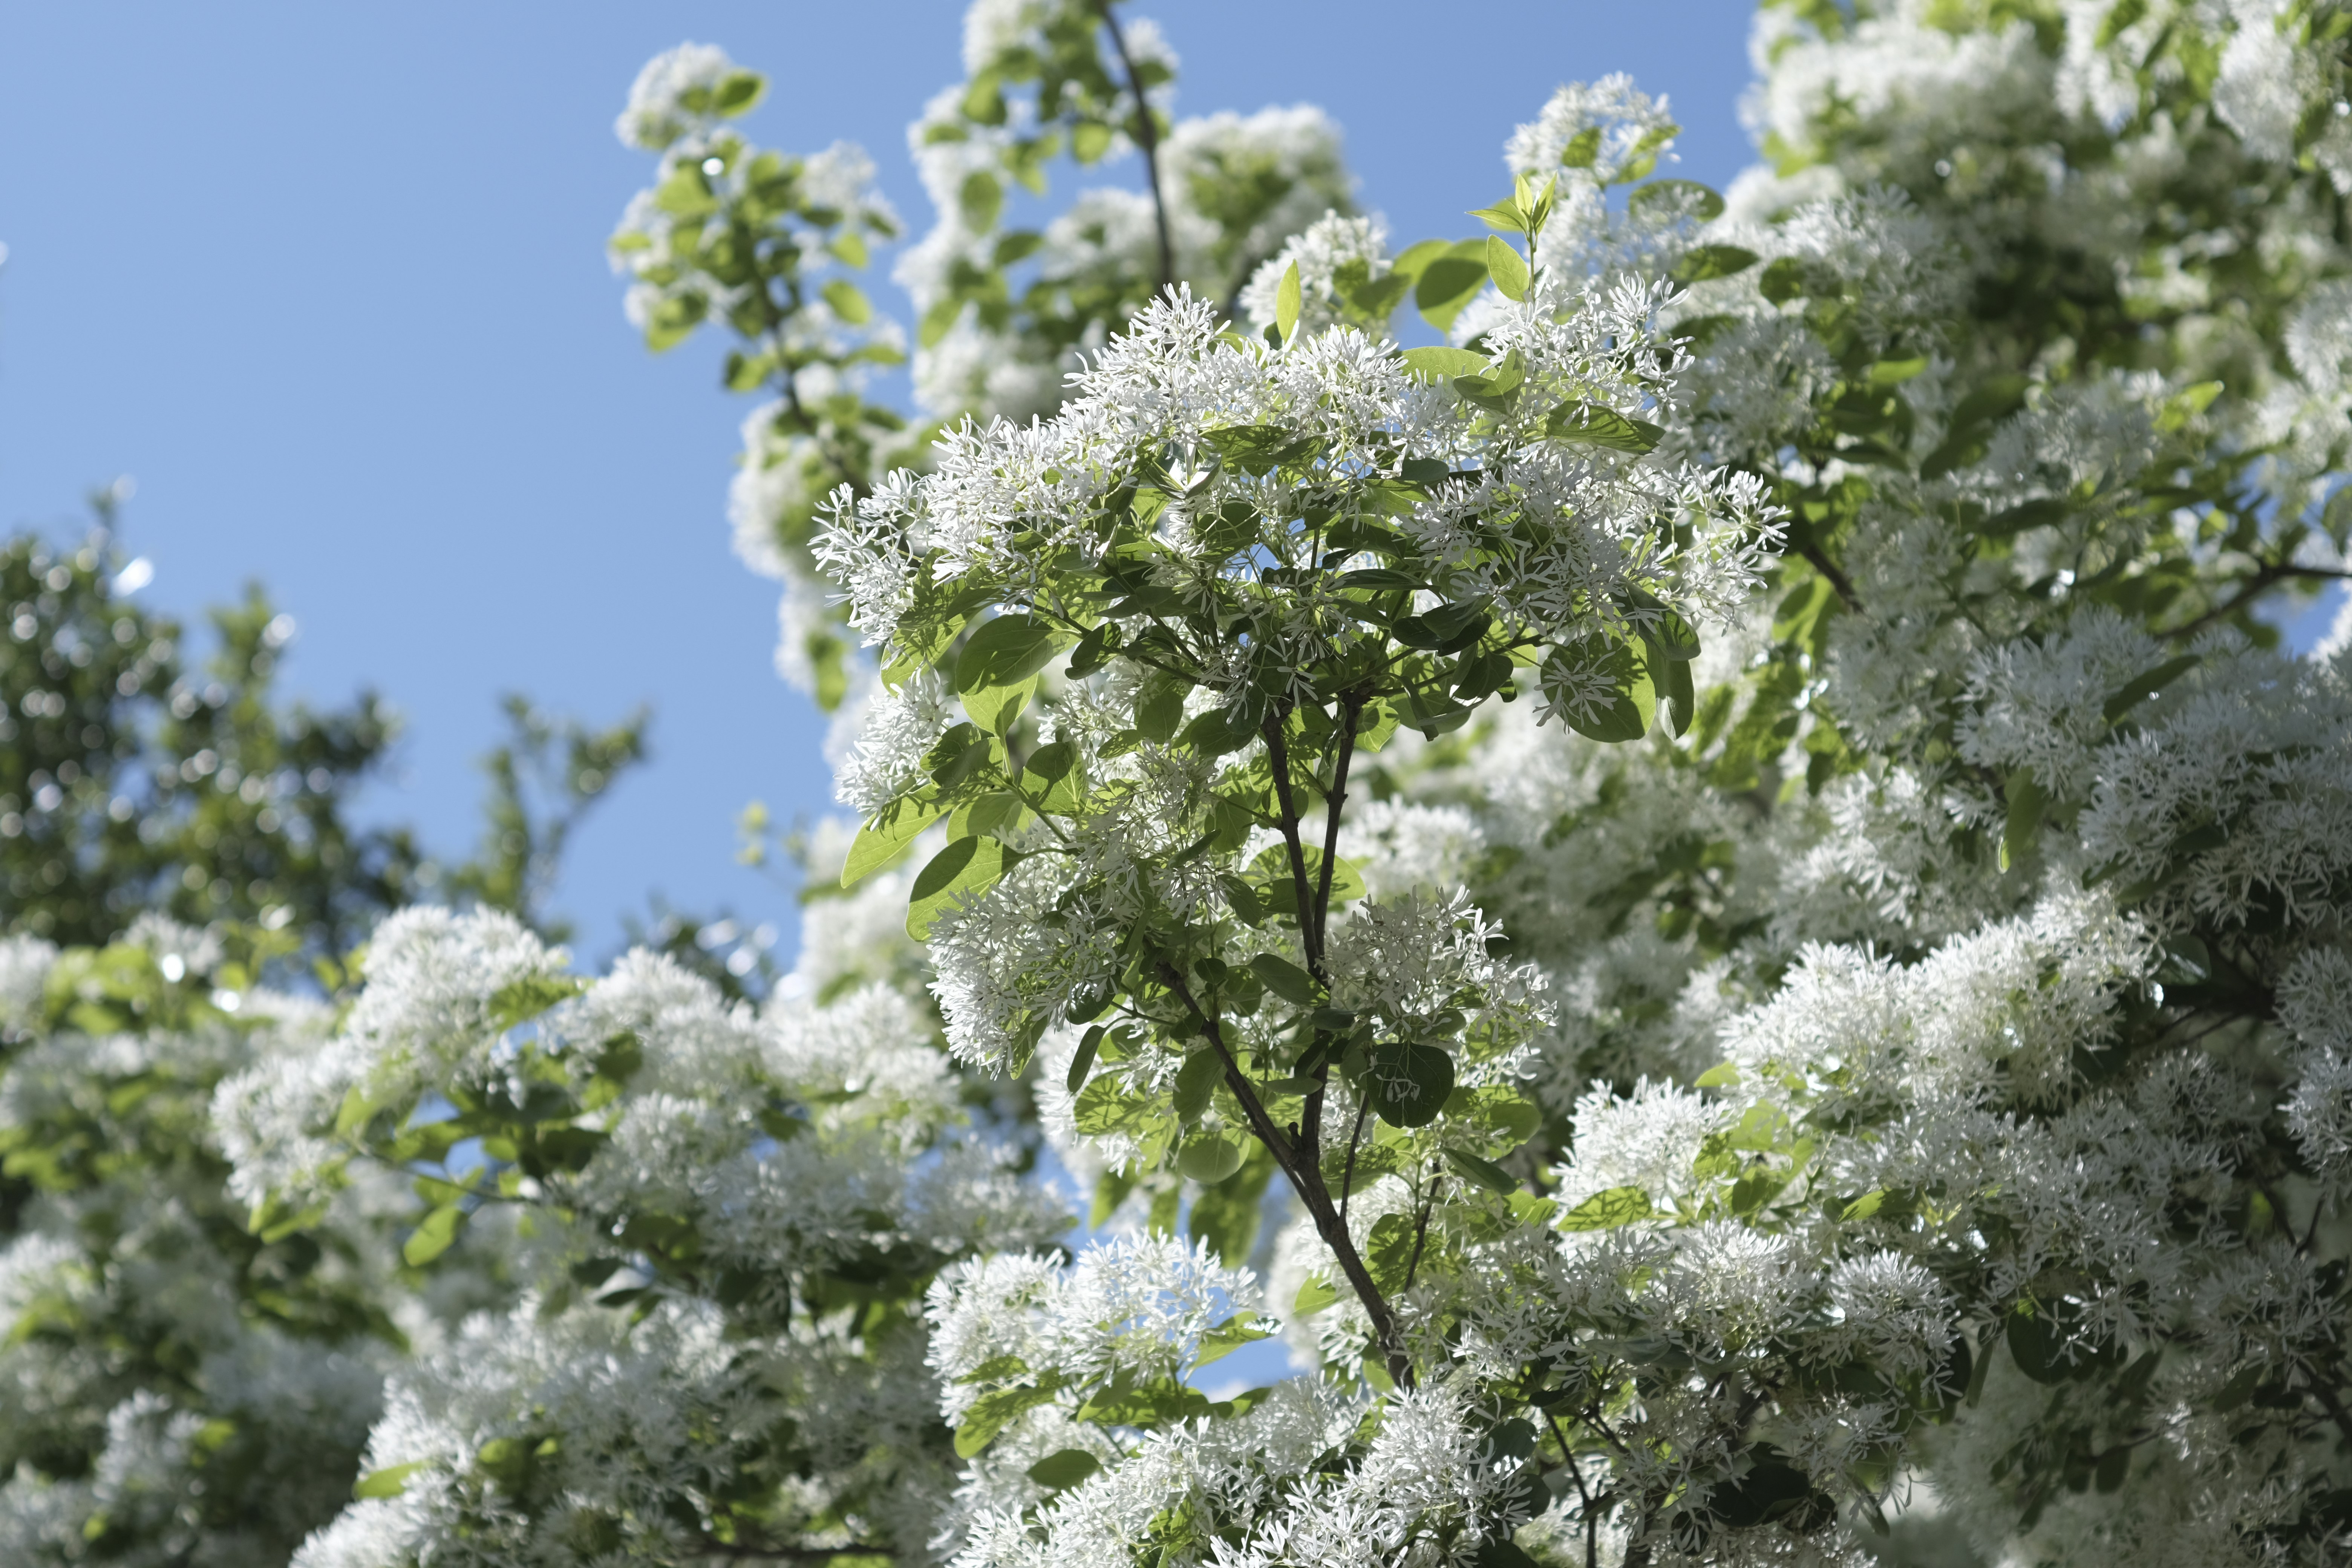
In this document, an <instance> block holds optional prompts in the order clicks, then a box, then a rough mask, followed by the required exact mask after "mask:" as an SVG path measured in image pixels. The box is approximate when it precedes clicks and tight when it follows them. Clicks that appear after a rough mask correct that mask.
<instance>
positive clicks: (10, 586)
mask: <svg viewBox="0 0 2352 1568" xmlns="http://www.w3.org/2000/svg"><path fill="white" fill-rule="evenodd" d="M100 501H101V505H100V526H99V527H98V528H96V529H95V530H93V531H91V533H90V534H89V536H88V537H87V538H85V540H84V541H83V542H82V543H81V544H80V545H79V547H78V548H76V549H73V550H70V551H68V550H57V549H52V548H51V547H49V546H48V545H47V544H46V543H45V542H43V541H42V540H41V539H40V538H39V537H37V536H36V535H32V534H22V535H18V536H17V537H16V538H14V539H11V540H9V541H7V542H6V543H5V546H0V610H5V613H6V615H7V617H8V624H7V626H6V628H5V630H6V633H7V636H6V637H5V640H0V703H5V707H0V889H5V900H0V910H5V913H0V930H5V931H23V932H26V933H27V934H30V935H35V936H40V937H46V938H47V939H49V940H51V941H54V942H67V943H80V944H89V943H103V942H108V941H110V940H111V939H112V938H113V937H115V936H116V935H118V934H119V933H120V932H121V931H123V930H125V929H126V928H128V926H129V925H130V924H131V921H132V920H133V919H134V918H135V917H136V916H137V915H139V914H140V913H142V911H147V910H155V911H158V912H164V913H169V914H170V915H172V916H173V918H175V919H179V920H183V921H191V922H193V923H195V924H199V925H201V924H203V923H205V922H206V921H214V920H232V921H248V922H257V923H264V924H267V925H268V926H269V928H270V929H272V930H278V931H289V932H291V933H293V934H294V935H296V936H297V937H299V939H300V940H301V942H303V944H304V945H305V946H306V947H308V948H309V950H310V952H314V953H330V954H331V953H335V952H341V950H342V949H343V948H345V947H348V946H349V945H350V944H351V943H352V942H353V941H355V940H357V938H358V937H359V936H360V935H361V934H362V932H364V931H365V930H366V929H367V927H368V926H369V925H370V924H371V923H373V921H374V920H375V919H376V918H377V917H378V916H380V915H381V914H383V912H384V911H385V910H390V909H392V908H394V907H395V906H397V905H398V904H399V903H401V902H403V901H404V900H406V899H407V898H409V897H411V896H413V895H414V893H415V890H416V889H417V888H418V886H419V872H420V868H421V867H422V865H423V858H422V857H421V856H420V854H419V852H418V850H417V848H416V847H415V842H414V840H413V839H412V838H411V837H410V836H409V835H408V834H407V833H405V832H404V831H400V830H396V829H395V830H373V831H371V830H363V829H360V828H357V827H355V826H352V825H351V823H350V822H349V821H348V819H347V811H348V803H349V800H350V796H351V795H352V791H354V790H355V789H356V788H357V787H359V785H360V784H362V782H363V781H364V780H365V779H366V778H367V777H368V776H369V775H370V774H371V773H373V771H374V770H375V769H376V768H377V767H378V766H380V765H381V763H383V759H384V756H385V754H386V752H387V750H388V748H389V747H390V745H391V743H392V741H393V737H394V732H395V730H394V721H393V718H392V716H391V714H390V712H389V710H387V709H386V708H385V707H384V706H383V704H382V703H381V702H380V701H379V700H377V699H376V698H375V696H374V695H373V694H372V693H362V695H361V696H360V698H359V699H358V700H356V701H355V702H354V703H353V705H352V707H350V708H348V709H343V710H335V711H331V712H327V713H315V712H313V711H311V710H310V709H309V708H307V707H305V706H303V705H301V704H295V705H294V706H292V707H291V708H290V709H288V708H284V707H281V706H280V705H279V703H278V701H277V700H276V697H275V693H274V690H273V687H274V683H275V680H276V676H277V666H278V660H279V659H280V658H282V657H283V650H284V648H285V647H286V645H287V644H288V642H289V641H290V639H291V638H292V636H293V622H292V620H291V619H290V618H289V617H287V616H281V615H279V614H278V612H277V611H276V610H275V609H274V608H273V607H272V606H271V605H270V604H269V602H268V600H267V599H266V598H264V597H263V596H262V595H261V592H260V590H259V589H258V588H253V589H248V591H247V597H246V600H245V602H244V603H243V604H242V605H236V606H235V607H234V608H228V609H222V610H218V611H215V613H214V616H213V627H214V631H215V635H216V637H217V638H218V641H219V648H218V651H217V652H216V653H215V655H214V656H213V658H211V660H210V661H209V662H208V663H207V664H206V665H205V666H203V667H202V668H200V669H191V668H188V667H187V665H186V664H185V662H184V641H185V633H184V629H183V628H182V627H181V626H179V625H178V624H177V623H175V622H173V620H171V619H170V618H169V617H166V616H158V615H153V614H151V613H149V612H147V611H145V610H143V609H142V608H141V607H140V605H138V603H137V602H136V600H134V599H133V598H131V596H130V595H127V594H124V593H121V592H120V591H118V590H117V589H116V588H115V587H114V585H113V584H114V583H115V581H116V579H117V578H118V576H119V575H120V574H121V573H122V572H123V570H124V568H125V567H126V565H127V564H129V563H128V562H127V560H126V558H125V556H124V554H123V552H121V549H120V548H119V547H118V546H117V545H116V544H115V543H114V541H113V535H112V532H111V531H110V527H109V526H108V524H110V522H111V521H112V509H113V505H114V502H113V500H112V499H111V498H110V496H106V495H101V497H100Z"/></svg>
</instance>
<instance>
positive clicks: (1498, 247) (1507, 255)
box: [1486, 234, 1529, 300]
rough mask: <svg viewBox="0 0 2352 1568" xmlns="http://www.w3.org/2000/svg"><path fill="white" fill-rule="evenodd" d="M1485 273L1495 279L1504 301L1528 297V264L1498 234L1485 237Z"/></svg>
mask: <svg viewBox="0 0 2352 1568" xmlns="http://www.w3.org/2000/svg"><path fill="white" fill-rule="evenodd" d="M1486 272H1487V275H1488V276H1489V277H1491V278H1493V279H1495V287H1496V288H1497V289H1501V290H1502V293H1503V298H1504V299H1506V300H1524V299H1526V298H1527V297H1528V282H1529V279H1528V264H1527V261H1526V258H1523V257H1521V256H1520V255H1519V253H1518V252H1517V250H1516V249H1514V248H1512V246H1511V242H1510V241H1509V240H1507V239H1505V238H1504V237H1502V236H1501V235H1499V234H1490V235H1488V236H1487V237H1486Z"/></svg>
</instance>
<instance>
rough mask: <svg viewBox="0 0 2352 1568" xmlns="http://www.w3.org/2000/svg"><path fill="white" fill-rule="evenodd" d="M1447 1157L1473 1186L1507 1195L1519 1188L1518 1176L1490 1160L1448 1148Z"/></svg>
mask: <svg viewBox="0 0 2352 1568" xmlns="http://www.w3.org/2000/svg"><path fill="white" fill-rule="evenodd" d="M1445 1158H1446V1160H1447V1161H1448V1162H1449V1163H1451V1164H1452V1165H1453V1166H1454V1169H1455V1170H1457V1171H1459V1172H1461V1173H1462V1175H1463V1177H1464V1178H1465V1180H1467V1181H1468V1182H1469V1183H1470V1184H1471V1185H1473V1186H1478V1187H1484V1188H1486V1190H1487V1191H1488V1192H1490V1193H1501V1194H1504V1195H1505V1196H1508V1195H1509V1194H1512V1193H1516V1192H1517V1191H1518V1190H1519V1184H1518V1181H1517V1178H1516V1177H1514V1176H1513V1175H1512V1174H1511V1173H1509V1172H1508V1171H1506V1170H1505V1169H1503V1167H1502V1166H1500V1165H1497V1164H1496V1163H1493V1162H1492V1161H1490V1160H1482V1159H1480V1158H1479V1157H1478V1156H1477V1155H1475V1154H1465V1153H1464V1152H1462V1151H1461V1150H1459V1149H1448V1150H1446V1151H1445Z"/></svg>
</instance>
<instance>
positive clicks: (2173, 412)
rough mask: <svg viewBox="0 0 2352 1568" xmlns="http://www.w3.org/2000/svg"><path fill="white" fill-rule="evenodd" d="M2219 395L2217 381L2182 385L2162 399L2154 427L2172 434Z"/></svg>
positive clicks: (2219, 388)
mask: <svg viewBox="0 0 2352 1568" xmlns="http://www.w3.org/2000/svg"><path fill="white" fill-rule="evenodd" d="M2219 396H2221V383H2220V382H2218V381H2200V382H2199V383H2197V384H2195V385H2193V386H2186V387H2183V388H2181V389H2180V390H2179V392H2176V393H2174V394H2173V395H2171V396H2170V397H2168V398H2166V399H2165V400H2164V406H2163V407H2162V408H2161V409H2159V410H2158V413H2157V416H2156V427H2157V428H2158V430H2161V431H2163V432H2164V433H2165V434H2166V435H2168V436H2169V435H2172V434H2173V433H2174V432H2176V431H2179V430H2181V429H2183V428H2185V427H2186V426H2188V424H2189V421H2190V420H2191V419H2194V418H2196V417H2197V416H2199V415H2200V414H2202V413H2204V412H2205V410H2206V409H2207V408H2208V407H2209V406H2210V405H2211V404H2212V402H2213V400H2214V399H2215V398H2216V397H2219Z"/></svg>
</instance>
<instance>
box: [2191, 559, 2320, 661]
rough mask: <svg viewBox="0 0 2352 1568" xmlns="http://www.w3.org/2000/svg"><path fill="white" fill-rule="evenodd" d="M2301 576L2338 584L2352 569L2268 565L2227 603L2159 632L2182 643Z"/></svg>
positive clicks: (2247, 580)
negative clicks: (2338, 569)
mask: <svg viewBox="0 0 2352 1568" xmlns="http://www.w3.org/2000/svg"><path fill="white" fill-rule="evenodd" d="M2297 578H2304V579H2312V580H2316V581H2321V582H2328V583H2337V582H2342V581H2344V580H2346V579H2347V578H2352V572H2339V571H2337V570H2336V569H2334V568H2333V567H2327V566H2295V565H2291V564H2287V563H2274V564H2272V565H2269V566H2264V567H2263V568H2261V569H2260V570H2258V571H2257V572H2255V573H2254V574H2253V575H2252V576H2251V577H2248V578H2247V579H2246V580H2245V584H2246V585H2245V586H2244V587H2243V588H2242V589H2240V590H2239V591H2238V592H2237V593H2235V594H2233V595H2231V596H2230V599H2229V601H2228V602H2227V603H2225V604H2220V605H2214V606H2213V607H2212V608H2211V609H2210V610H2208V611H2206V612H2205V613H2204V614H2203V615H2201V616H2198V617H2197V618H2196V619H2195V620H2193V621H2189V622H2188V623H2187V624H2185V625H2182V626H2175V627H2173V628H2172V629H2171V630H2170V631H2168V632H2164V633H2160V634H2159V635H2160V636H2162V637H2164V638H2166V639H2167V640H2168V641H2171V642H2178V641H2179V640H2180V639H2181V638H2182V637H2194V636H2195V635H2196V634H2197V633H2199V632H2201V631H2203V630H2204V629H2205V628H2206V627H2207V626H2211V625H2212V624H2213V623H2214V622H2215V621H2225V620H2228V619H2229V618H2230V617H2231V616H2234V615H2236V614H2237V613H2238V612H2239V611H2240V610H2242V609H2244V608H2245V607H2246V606H2247V605H2251V604H2252V603H2253V602H2254V601H2255V600H2256V599H2259V598H2261V597H2262V596H2263V595H2264V594H2267V593H2269V592H2270V591H2271V590H2272V589H2273V588H2275V587H2277V586H2278V585H2279V584H2281V583H2285V582H2291V581H2293V580H2294V579H2297Z"/></svg>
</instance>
